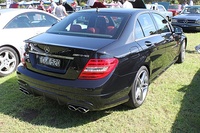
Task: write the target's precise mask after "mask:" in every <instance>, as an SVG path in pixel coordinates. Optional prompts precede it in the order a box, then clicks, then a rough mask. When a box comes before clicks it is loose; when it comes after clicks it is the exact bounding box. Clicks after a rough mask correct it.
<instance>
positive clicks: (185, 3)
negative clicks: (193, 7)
mask: <svg viewBox="0 0 200 133" xmlns="http://www.w3.org/2000/svg"><path fill="white" fill-rule="evenodd" d="M185 6H188V3H187V1H185V2H184V4H183V6H182V9H183V8H184V7H185Z"/></svg>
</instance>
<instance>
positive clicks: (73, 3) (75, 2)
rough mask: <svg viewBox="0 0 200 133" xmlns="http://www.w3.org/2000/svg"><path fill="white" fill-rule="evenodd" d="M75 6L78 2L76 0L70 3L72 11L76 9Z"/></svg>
mask: <svg viewBox="0 0 200 133" xmlns="http://www.w3.org/2000/svg"><path fill="white" fill-rule="evenodd" d="M76 6H78V3H77V1H76V0H74V2H72V3H71V7H72V8H73V9H74V11H75V10H76Z"/></svg>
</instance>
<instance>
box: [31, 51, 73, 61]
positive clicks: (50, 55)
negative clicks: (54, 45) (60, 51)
mask: <svg viewBox="0 0 200 133" xmlns="http://www.w3.org/2000/svg"><path fill="white" fill-rule="evenodd" d="M29 52H30V53H33V54H37V55H43V56H49V57H55V58H62V59H68V60H74V57H67V56H60V55H53V54H46V53H39V52H35V51H29Z"/></svg>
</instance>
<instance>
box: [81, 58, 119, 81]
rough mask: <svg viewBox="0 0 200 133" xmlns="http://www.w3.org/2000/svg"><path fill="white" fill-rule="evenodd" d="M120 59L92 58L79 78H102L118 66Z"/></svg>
mask: <svg viewBox="0 0 200 133" xmlns="http://www.w3.org/2000/svg"><path fill="white" fill-rule="evenodd" d="M118 62H119V61H118V59H116V58H110V59H90V60H89V61H88V63H87V64H86V66H85V67H84V69H83V71H82V72H81V74H80V76H79V79H93V80H95V79H100V78H104V77H106V76H107V75H109V74H110V73H111V72H112V71H113V70H114V69H115V68H116V66H117V64H118Z"/></svg>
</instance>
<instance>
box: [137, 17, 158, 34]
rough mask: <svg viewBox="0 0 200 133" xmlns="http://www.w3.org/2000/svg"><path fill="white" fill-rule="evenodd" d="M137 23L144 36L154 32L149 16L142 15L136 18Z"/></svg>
mask: <svg viewBox="0 0 200 133" xmlns="http://www.w3.org/2000/svg"><path fill="white" fill-rule="evenodd" d="M138 21H139V23H140V25H141V26H142V29H143V31H144V35H145V36H149V35H152V34H154V33H155V32H156V28H155V25H154V23H153V21H152V19H151V17H150V15H149V14H142V15H140V16H139V17H138Z"/></svg>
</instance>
